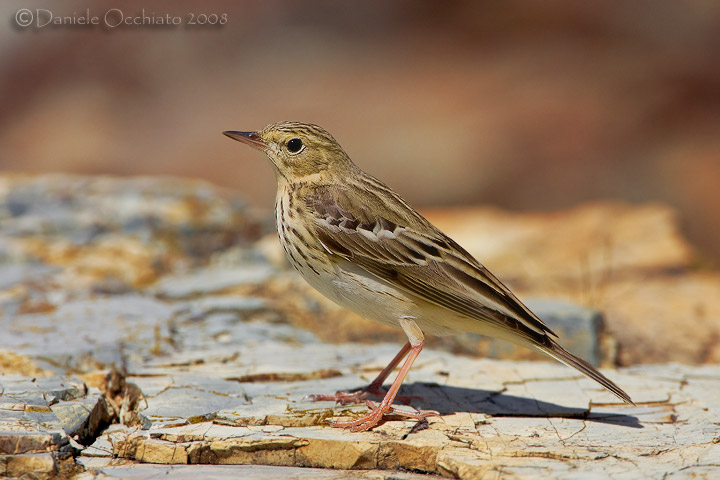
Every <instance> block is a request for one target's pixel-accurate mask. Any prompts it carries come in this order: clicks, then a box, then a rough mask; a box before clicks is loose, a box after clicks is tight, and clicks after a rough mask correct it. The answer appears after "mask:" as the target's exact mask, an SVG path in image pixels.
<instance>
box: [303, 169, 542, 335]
mask: <svg viewBox="0 0 720 480" xmlns="http://www.w3.org/2000/svg"><path fill="white" fill-rule="evenodd" d="M373 180H374V179H373ZM378 183H379V182H378ZM379 185H380V186H382V187H384V185H382V184H379ZM374 186H375V187H378V186H377V185H374ZM346 188H347V187H340V186H336V185H331V186H324V187H319V188H316V189H315V190H314V192H313V194H312V195H310V196H309V197H308V200H307V203H308V207H309V208H310V210H311V211H312V212H313V213H314V214H315V233H316V235H317V237H318V238H319V240H320V241H321V242H322V243H323V245H324V246H325V248H326V249H327V250H328V251H329V252H331V253H332V254H335V255H339V256H340V257H344V258H346V259H348V260H351V261H352V262H353V263H355V264H357V265H359V266H360V267H362V268H363V269H365V270H367V271H368V272H370V273H372V274H374V275H376V276H378V277H379V278H381V279H383V280H384V281H386V282H388V283H390V284H392V285H394V286H396V287H397V288H399V289H401V290H403V291H405V292H407V293H409V294H412V295H415V296H418V297H420V298H422V299H424V300H426V301H429V302H431V303H434V304H436V305H439V306H442V307H445V308H448V309H450V310H453V311H455V312H457V313H459V314H461V315H465V316H467V317H470V318H474V319H477V320H482V321H486V322H490V323H492V324H495V325H496V326H498V327H502V328H505V329H510V330H513V331H514V332H516V333H518V334H520V335H521V336H523V337H526V338H527V339H528V340H531V341H532V342H534V343H538V344H540V345H545V344H547V345H546V346H549V343H548V342H551V339H550V338H549V337H548V334H550V335H555V334H554V333H553V332H552V331H551V330H550V328H549V327H548V326H547V325H545V324H544V323H543V322H542V321H541V320H540V319H539V318H538V317H537V316H536V315H535V314H533V313H532V312H531V311H530V310H529V309H528V308H527V307H526V306H525V305H523V304H522V302H520V300H519V299H518V298H517V297H516V296H515V295H514V294H513V293H512V292H511V291H510V290H509V289H508V288H507V287H506V286H505V285H503V284H502V282H500V280H498V279H497V278H496V277H495V276H494V275H493V274H492V273H490V271H489V270H487V269H486V268H485V267H484V266H482V265H481V264H480V263H479V262H478V261H477V260H475V259H474V258H473V257H472V256H471V255H470V254H469V253H468V252H467V251H465V250H464V249H463V248H462V247H460V246H459V245H458V244H457V243H455V242H454V241H453V240H452V239H450V238H449V237H447V236H446V235H445V234H443V233H442V232H440V231H439V230H438V229H437V228H435V227H434V226H433V225H432V224H431V223H430V222H428V221H427V220H426V219H425V218H424V217H422V216H421V215H420V214H418V213H417V212H415V211H414V210H413V209H412V208H410V207H409V206H408V205H407V204H406V203H405V202H404V201H403V200H402V199H401V198H400V197H399V196H397V194H395V193H394V192H392V190H390V189H387V187H384V188H383V190H384V191H383V192H382V193H383V195H382V197H381V196H380V195H379V194H375V193H373V189H369V188H368V189H363V190H362V195H357V194H354V195H351V194H350V192H348V191H347V190H346ZM359 198H362V199H363V200H362V202H363V203H362V204H360V203H359V200H354V199H359Z"/></svg>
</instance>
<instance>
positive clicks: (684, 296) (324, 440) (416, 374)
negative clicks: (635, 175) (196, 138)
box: [0, 176, 720, 479]
mask: <svg viewBox="0 0 720 480" xmlns="http://www.w3.org/2000/svg"><path fill="white" fill-rule="evenodd" d="M588 208H590V210H592V211H593V212H595V213H593V214H592V215H590V217H591V218H596V219H597V218H599V219H602V221H597V220H593V221H588V222H583V221H581V218H580V217H581V216H579V214H578V212H571V213H569V214H568V217H567V219H566V222H564V221H563V220H562V218H551V219H547V222H549V225H563V228H564V229H565V230H564V232H561V234H562V235H561V236H563V237H566V238H570V237H573V235H570V231H571V227H570V226H568V225H565V223H570V224H576V228H577V229H578V232H576V233H575V234H574V235H575V236H576V237H578V238H592V237H593V236H592V235H588V234H583V233H582V232H581V231H582V229H583V228H587V223H589V224H592V225H594V227H593V228H599V227H600V226H601V225H604V224H606V223H607V222H612V221H614V220H613V219H615V220H616V221H617V223H615V224H613V226H614V230H613V229H611V230H612V231H614V232H615V231H616V234H617V237H616V241H615V244H617V245H619V247H618V248H619V251H621V252H626V253H624V254H622V255H620V256H621V257H622V258H623V260H622V261H619V266H618V269H617V271H618V275H617V278H616V277H613V276H603V275H605V274H603V273H602V272H603V270H602V269H600V270H591V271H592V275H591V277H592V278H597V277H601V278H603V279H604V280H603V282H606V283H602V285H601V287H602V288H600V287H599V286H598V285H599V284H592V283H591V285H593V287H592V288H596V287H597V288H600V290H602V291H603V292H612V295H611V296H610V297H608V298H614V299H616V300H618V301H617V302H614V303H612V305H611V307H612V308H607V309H604V312H605V313H606V315H607V322H608V323H609V324H610V329H609V331H608V330H606V329H605V328H604V327H603V325H604V322H603V317H602V315H601V314H600V313H599V312H598V311H597V310H594V309H588V308H585V307H581V306H578V305H577V304H576V303H572V302H570V303H569V302H568V301H567V300H557V299H558V298H560V299H562V297H563V296H562V295H551V293H553V292H552V288H549V287H547V286H546V285H544V284H543V282H541V281H540V280H539V279H540V278H541V277H542V276H541V275H540V274H537V275H527V276H524V275H522V268H519V267H517V265H520V264H521V263H520V264H516V267H513V266H512V262H508V263H503V261H501V260H502V258H510V257H511V256H510V254H509V253H508V252H511V251H521V252H522V251H527V252H529V251H530V250H529V249H530V246H531V245H532V244H533V242H534V241H535V240H534V239H537V236H538V235H541V234H542V231H543V228H541V227H540V226H541V225H543V220H541V219H535V220H532V219H519V218H513V216H508V217H507V218H505V219H504V220H503V221H498V222H497V228H501V227H502V225H503V224H505V227H503V228H506V230H505V233H503V234H501V236H505V237H508V236H511V230H512V228H515V227H511V226H510V224H512V223H513V222H517V223H516V229H518V231H520V230H522V225H526V224H527V225H535V224H537V225H536V226H534V227H533V228H527V227H526V230H525V234H523V235H518V236H517V239H516V241H514V242H506V243H507V246H508V250H507V251H506V252H505V253H504V254H502V253H497V252H501V249H496V250H495V251H496V254H494V255H481V254H480V251H475V250H473V249H475V248H477V246H476V245H473V244H472V242H470V241H468V242H467V244H468V245H467V246H468V247H469V248H470V249H471V251H473V252H474V253H477V254H478V256H479V257H481V258H488V260H487V261H486V263H487V264H488V266H490V267H491V268H492V269H493V270H495V271H496V272H497V273H498V274H499V275H500V276H501V277H503V275H502V270H503V268H507V270H506V272H507V273H509V275H508V277H509V278H510V279H511V280H512V281H513V283H517V284H518V286H519V287H520V288H521V289H523V290H524V291H526V292H528V293H533V294H536V295H538V296H545V297H546V299H542V300H533V301H531V302H529V303H532V307H533V308H534V309H536V310H537V311H538V312H541V316H542V317H543V318H544V319H547V320H548V321H549V322H551V323H552V324H553V325H554V327H555V328H557V329H558V330H559V333H560V334H561V336H563V337H565V338H564V340H563V341H564V343H566V344H568V345H573V347H572V348H573V349H574V350H575V351H577V352H579V353H581V355H582V356H584V357H585V358H588V359H589V360H592V361H594V362H596V363H600V364H606V365H607V364H609V363H611V362H612V360H613V359H614V358H616V357H617V356H619V358H620V359H621V360H623V361H624V362H626V363H628V364H630V363H636V360H637V359H638V358H642V359H643V360H653V361H656V360H658V359H660V360H663V361H667V360H672V359H673V358H679V359H682V360H688V359H689V360H693V359H696V358H702V359H704V361H716V360H717V358H718V355H720V354H718V353H717V349H716V346H715V343H717V342H714V341H713V340H712V339H713V338H714V337H713V335H715V334H716V332H717V331H718V328H720V327H718V322H717V320H718V318H720V313H718V311H717V310H716V308H717V306H716V305H715V303H713V302H717V301H718V300H717V298H715V297H716V295H713V294H712V292H713V287H714V285H715V282H717V281H718V280H717V279H718V277H717V274H715V273H712V272H706V273H693V274H682V273H680V272H682V271H683V269H687V268H688V265H687V264H688V262H689V261H690V260H689V257H688V255H689V253H688V252H689V250H688V249H687V247H686V246H685V245H684V244H683V243H682V241H681V239H679V238H678V237H677V236H676V233H675V230H674V229H673V227H672V224H667V222H668V221H669V219H670V218H671V216H668V215H667V214H666V213H663V211H662V209H658V207H638V208H636V209H633V208H630V207H622V208H621V207H618V206H608V207H607V208H608V209H609V210H608V211H609V212H610V213H611V214H610V213H607V212H605V213H603V209H602V208H601V207H600V206H593V207H588ZM644 209H645V210H644ZM647 209H649V210H647ZM648 212H650V213H648ZM652 212H655V213H652ZM495 215H497V212H496V213H495ZM558 215H559V214H558ZM633 215H637V219H636V220H633V218H634V217H633ZM466 218H471V220H473V221H474V220H477V221H478V222H480V223H482V221H481V220H480V219H478V218H476V217H473V216H472V215H470V216H466ZM643 218H644V219H645V220H643ZM568 219H572V222H570V221H569V220H568ZM643 222H644V223H643ZM663 222H665V223H663ZM437 223H441V220H437ZM623 224H624V225H631V226H632V225H635V226H636V227H637V228H635V229H634V230H633V229H630V230H631V231H630V232H625V233H623V231H624V230H623V228H624V227H621V225H623ZM583 225H585V227H584V226H583ZM638 225H640V226H641V227H642V228H640V227H638ZM270 227H271V226H270V225H267V223H266V222H265V221H263V220H258V219H257V218H255V217H254V216H253V215H251V214H250V213H248V212H247V211H245V210H244V209H243V207H242V202H240V201H238V200H237V199H235V198H233V197H232V196H231V195H229V194H228V193H226V192H221V191H218V190H216V189H214V188H213V187H211V186H209V185H207V184H202V183H194V182H187V181H182V182H181V181H175V180H167V179H125V180H121V179H110V178H82V177H67V176H39V177H22V176H17V177H0V327H2V332H3V334H2V336H0V369H1V371H2V374H0V476H9V477H20V476H22V475H25V474H29V473H32V475H34V477H35V478H45V477H53V476H59V477H63V478H64V477H68V476H71V475H74V474H78V475H80V477H81V478H152V477H154V476H157V475H165V474H172V475H174V476H179V477H181V478H182V477H183V476H187V477H193V478H196V477H197V476H206V477H208V478H215V477H217V478H223V477H225V476H231V475H232V476H238V475H240V476H242V475H248V476H256V477H258V478H287V477H288V476H292V477H297V478H407V479H415V478H419V476H418V475H417V474H418V473H422V474H423V478H427V475H443V476H456V477H460V478H485V477H487V476H503V475H504V476H508V477H512V478H515V477H517V478H530V477H538V476H541V475H542V476H544V477H550V478H571V477H572V478H576V477H577V476H579V475H583V476H597V475H598V472H602V473H601V476H603V477H606V476H622V477H623V478H634V477H638V478H639V477H648V476H649V477H662V476H663V475H667V476H670V477H671V478H684V477H692V476H695V477H698V476H699V477H702V476H703V475H705V476H712V475H717V474H720V466H719V464H720V462H718V461H717V459H718V458H720V451H719V450H718V444H720V425H719V423H718V418H720V410H718V407H717V405H716V403H717V402H716V399H717V397H718V395H720V369H719V368H718V367H717V366H716V365H712V364H709V365H705V366H696V367H690V366H684V365H680V364H673V363H670V364H662V365H636V366H632V367H628V368H624V369H622V370H618V371H609V372H607V373H608V375H609V376H610V377H611V378H613V379H614V380H615V381H617V383H618V384H620V385H621V386H622V387H623V388H625V389H626V390H627V391H628V392H629V393H630V394H631V395H632V397H633V399H634V400H635V401H636V403H637V405H636V406H626V405H620V404H618V401H617V400H616V399H615V398H614V397H612V395H610V394H608V393H607V392H604V391H602V390H601V389H600V388H599V387H598V386H597V385H595V384H594V383H593V382H592V381H590V380H587V379H585V378H581V377H580V376H579V375H578V374H577V373H576V372H575V371H573V370H571V369H569V368H567V367H564V366H562V365H559V364H550V363H539V362H527V361H517V359H518V358H524V357H523V355H524V353H523V352H522V351H519V350H517V349H507V348H505V347H504V346H502V344H499V343H489V342H488V341H487V340H486V339H482V338H478V337H472V336H461V337H458V338H454V339H441V340H435V343H433V344H432V347H430V348H427V349H426V350H425V351H423V353H422V354H421V356H420V357H419V359H418V361H417V362H416V365H415V366H414V367H413V369H412V370H411V372H410V375H409V377H408V380H407V381H406V385H404V387H403V392H402V393H403V394H405V395H411V396H418V397H422V400H414V401H413V403H412V404H411V405H410V406H408V407H406V408H416V409H431V410H436V411H438V412H439V414H440V415H439V416H438V417H430V418H428V419H427V421H426V422H419V423H418V422H409V421H406V420H404V419H402V418H391V419H389V420H388V421H387V422H385V423H384V424H382V425H380V426H379V427H377V428H376V429H374V430H373V431H371V432H365V433H360V434H351V433H349V432H346V431H342V430H337V429H332V428H329V427H327V420H328V419H329V418H333V417H340V416H355V415H359V414H360V413H362V412H365V411H366V407H365V406H360V405H356V406H345V407H342V406H336V405H334V404H332V403H330V402H317V403H312V402H309V401H307V400H305V399H304V397H305V396H307V395H309V394H312V393H331V392H334V391H336V390H340V389H352V388H358V387H361V386H364V385H365V384H367V383H368V382H369V381H370V380H372V378H373V377H374V376H375V375H376V374H377V373H378V372H379V370H380V369H381V368H382V367H383V366H384V365H385V364H386V363H387V362H388V361H389V359H390V358H392V356H393V355H394V354H395V353H396V351H397V350H398V349H399V347H400V346H401V344H402V342H403V339H402V334H398V333H397V332H395V331H393V330H392V329H388V328H385V327H382V326H378V325H376V324H372V323H368V322H365V321H363V320H361V319H358V318H357V317H355V316H352V315H350V314H347V313H346V312H344V311H342V310H341V309H339V308H337V307H335V306H333V305H332V304H329V303H327V302H326V301H325V300H324V299H322V298H321V297H319V296H318V295H316V294H315V293H314V292H313V291H311V290H310V289H309V287H307V286H305V285H304V283H303V282H302V281H301V280H299V279H298V278H297V277H296V276H295V275H294V273H293V272H291V271H289V270H287V269H286V268H285V266H284V264H283V263H279V262H277V260H275V261H273V260H272V259H273V258H274V257H275V258H277V255H276V253H277V252H276V247H275V243H271V242H270V241H267V240H265V239H263V240H261V241H259V242H258V241H257V240H258V239H260V238H261V237H263V235H265V234H267V232H268V229H269V228H270ZM548 228H549V231H551V232H552V231H553V228H550V227H548ZM451 229H452V226H451V225H450V226H448V228H447V230H451ZM649 230H651V231H652V232H654V233H653V234H647V233H646V232H647V231H649ZM528 232H530V233H528ZM533 232H534V233H533ZM633 232H634V233H633ZM450 233H451V234H452V233H453V232H450ZM459 233H460V235H457V236H458V239H459V240H460V241H461V243H463V240H462V238H461V236H462V233H461V232H459ZM559 235H560V234H559ZM474 236H475V234H474V233H473V234H471V235H470V236H469V237H468V240H470V237H474ZM522 236H524V240H522V241H521V239H520V237H522ZM273 242H274V241H273ZM523 242H524V243H523ZM555 243H560V240H559V238H556V239H555V240H553V239H548V240H547V243H546V246H547V248H550V246H551V245H554V244H555ZM635 243H642V244H644V245H645V250H647V251H643V248H638V247H636V246H634V244H635ZM523 244H524V245H525V247H523V246H522V245H523ZM582 244H583V242H580V244H578V245H580V246H579V247H578V250H577V253H576V254H572V255H571V254H570V253H569V250H568V251H566V252H565V254H566V255H568V256H573V255H579V256H582V254H583V252H585V253H587V254H588V255H590V256H591V257H592V256H593V255H596V254H598V252H597V251H596V250H595V249H596V248H600V247H597V246H593V245H596V244H592V243H588V244H586V246H587V250H586V251H585V250H583V249H582V248H581V246H582ZM497 248H499V247H497ZM556 248H561V247H559V246H557V247H556ZM650 250H657V252H660V253H662V254H659V255H656V254H654V253H652V252H651V251H650ZM491 251H492V249H491ZM633 252H635V253H633ZM663 252H664V253H663ZM673 252H674V253H673ZM538 255H539V254H538ZM548 256H549V257H550V258H555V259H556V260H557V261H558V262H560V259H561V253H559V252H558V253H552V252H549V253H548ZM523 258H524V257H523ZM568 258H569V257H568ZM593 258H594V257H593ZM268 259H270V260H268ZM495 261H497V262H498V265H497V268H496V267H495V266H494V265H492V263H491V262H495ZM553 264H554V261H553V262H550V264H548V265H547V266H546V267H543V269H544V271H546V272H547V278H548V279H553V280H552V281H553V282H559V283H557V284H558V285H560V284H561V285H565V286H567V285H571V284H572V281H573V280H572V272H571V270H570V269H567V268H565V267H563V266H560V265H557V266H556V268H555V270H553V269H552V268H551V267H552V265H553ZM503 265H505V267H504V266H503ZM513 272H514V273H513ZM641 280H642V282H641ZM577 281H578V282H579V281H580V280H577ZM570 290H572V289H570ZM593 291H595V290H593ZM715 291H717V290H715ZM698 295H700V297H698ZM552 297H555V300H551V299H548V298H552ZM565 298H566V299H567V298H570V299H572V298H573V296H572V295H569V296H568V295H566V296H565ZM575 300H576V301H577V300H578V299H577V298H575ZM699 300H702V302H699ZM665 307H668V308H672V310H671V312H663V311H662V310H663V308H665ZM678 310H679V311H678ZM687 310H690V311H691V312H690V314H692V315H694V316H695V317H696V318H695V325H696V326H697V327H698V328H699V329H700V331H698V329H696V328H687V327H686V325H687V317H686V316H683V315H686V314H687ZM671 313H674V314H675V315H677V316H678V317H679V319H678V320H676V322H677V325H676V326H677V328H676V329H675V330H673V331H667V330H664V328H660V327H657V325H658V323H653V325H656V327H654V328H652V329H649V328H648V324H649V323H648V322H649V320H648V319H649V318H651V319H652V321H653V322H656V320H657V318H660V319H661V320H662V319H663V318H666V317H670V315H671ZM656 314H657V315H656ZM618 319H621V320H622V321H619V320H618ZM682 321H684V322H685V325H682V324H681V322H682ZM329 325H330V326H332V328H328V326H329ZM648 330H649V331H648ZM694 335H697V336H694ZM359 342H364V343H359ZM573 342H574V343H573ZM673 342H682V345H683V346H684V348H676V347H675V346H674V345H675V344H674V343H673ZM433 347H435V348H433ZM439 347H441V348H445V349H446V350H451V351H455V352H462V353H464V354H467V353H478V352H480V353H483V354H490V355H496V356H500V357H504V358H514V359H516V360H515V361H507V360H506V361H502V360H490V359H474V358H470V357H467V356H458V355H453V354H451V353H448V352H447V351H444V352H443V351H440V350H437V349H436V348H439ZM697 349H702V352H696V351H695V350H697ZM663 355H664V356H663ZM115 368H116V369H117V370H115ZM123 372H127V375H126V376H124V373H123ZM116 422H120V423H116ZM151 463H152V464H156V465H147V464H151ZM169 464H171V465H172V466H168V465H169ZM201 464H203V465H201ZM207 464H213V465H207ZM223 464H246V465H244V466H231V467H227V466H224V465H223ZM298 467H304V468H302V469H299V468H298ZM306 467H312V468H306ZM288 469H290V470H288ZM326 469H333V470H326ZM358 470H362V471H358ZM400 471H403V472H406V473H399V472H400ZM413 472H414V473H413Z"/></svg>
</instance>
